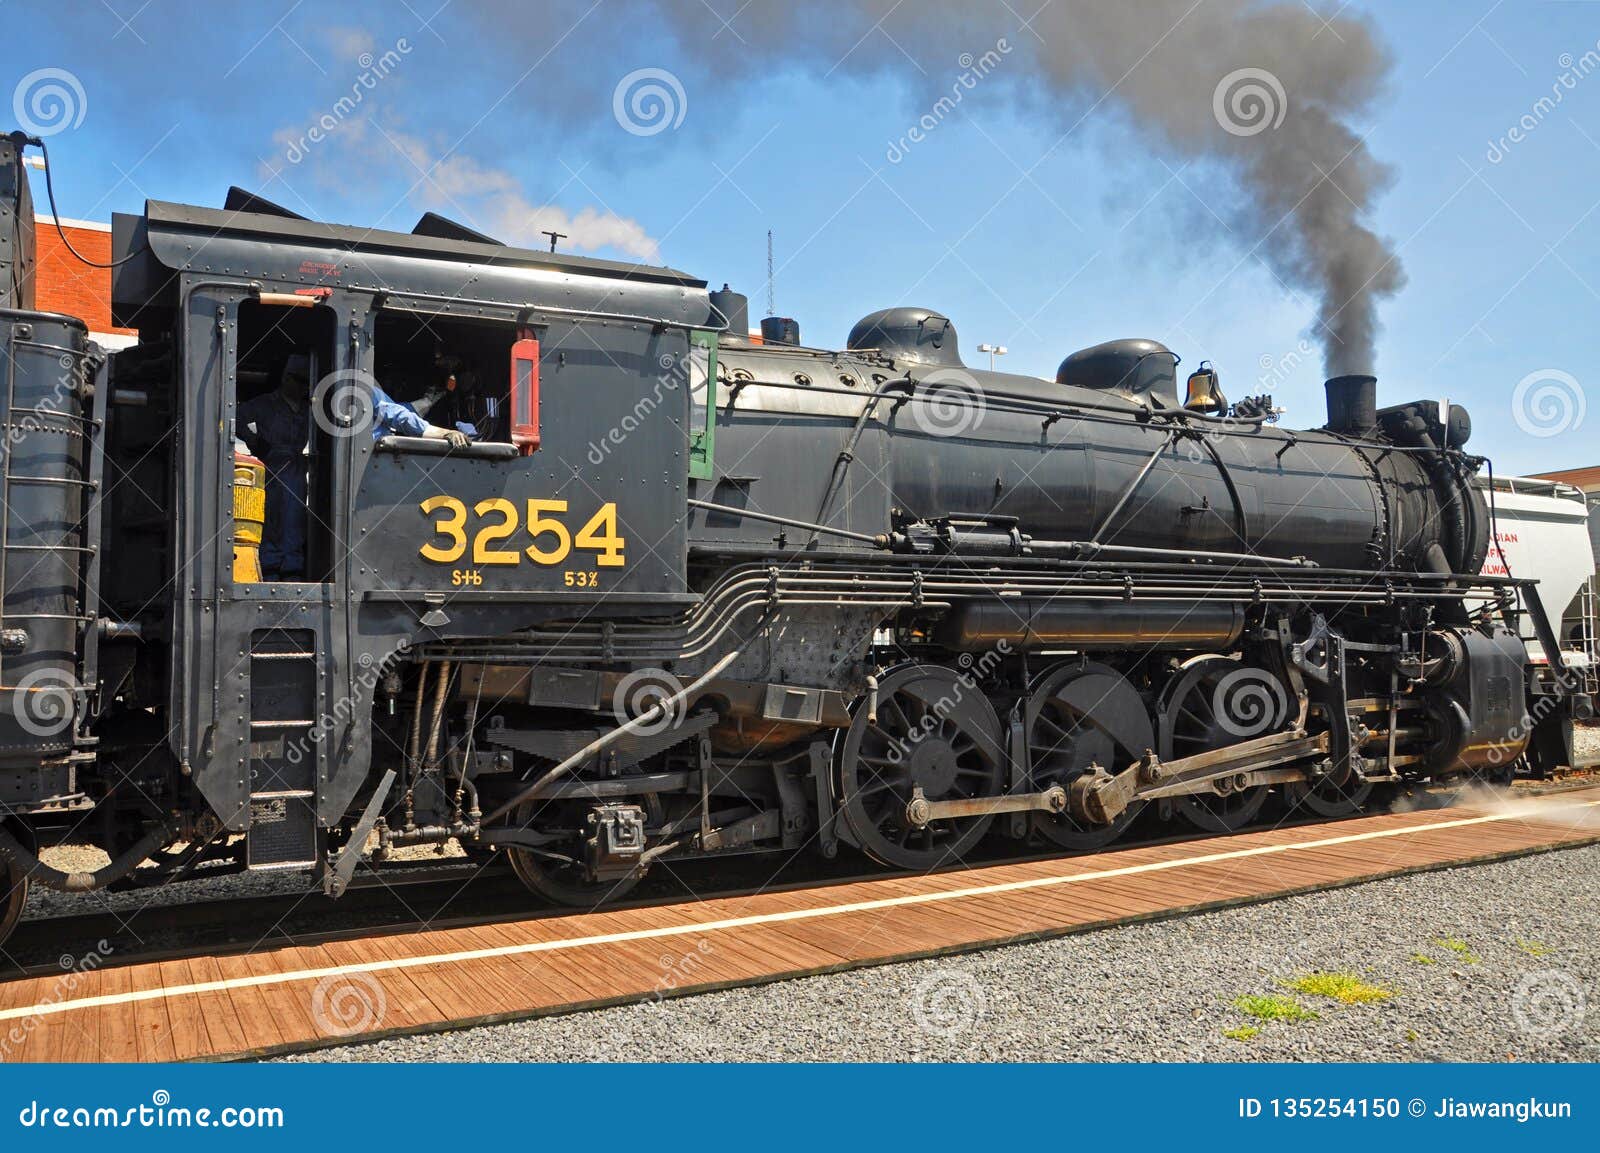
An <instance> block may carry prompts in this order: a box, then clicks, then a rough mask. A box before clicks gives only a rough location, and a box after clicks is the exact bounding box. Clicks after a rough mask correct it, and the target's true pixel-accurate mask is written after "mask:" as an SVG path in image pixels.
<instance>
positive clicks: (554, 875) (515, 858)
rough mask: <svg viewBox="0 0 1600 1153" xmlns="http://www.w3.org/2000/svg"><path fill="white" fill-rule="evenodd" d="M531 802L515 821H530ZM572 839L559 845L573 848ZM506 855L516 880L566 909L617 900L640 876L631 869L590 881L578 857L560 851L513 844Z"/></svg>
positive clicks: (593, 905) (641, 874)
mask: <svg viewBox="0 0 1600 1153" xmlns="http://www.w3.org/2000/svg"><path fill="white" fill-rule="evenodd" d="M535 804H536V803H535V802H532V801H530V802H528V804H526V805H524V806H522V808H521V809H519V810H518V811H517V820H518V821H519V822H521V823H522V824H530V823H532V822H533V821H534V819H535V814H534V808H535ZM575 841H576V838H574V841H573V842H564V843H562V845H561V846H560V847H562V848H574V849H575ZM506 857H507V858H508V859H509V860H510V862H511V871H512V872H513V873H515V874H516V876H517V880H519V881H521V882H522V883H523V884H524V885H526V886H527V887H528V888H529V889H530V890H531V891H532V892H534V893H537V894H538V895H539V896H541V897H543V898H544V899H545V900H547V901H549V902H550V903H551V904H553V905H561V906H564V907H566V908H569V909H597V908H599V907H600V906H601V905H608V904H611V903H612V902H614V901H620V900H622V898H624V897H626V896H627V895H628V894H629V893H631V892H632V891H633V887H634V886H635V885H637V884H638V883H639V881H640V880H641V879H642V878H643V876H644V874H643V873H640V872H637V871H635V872H632V873H629V874H628V875H627V876H626V877H622V878H619V879H616V880H609V881H591V880H589V878H588V876H587V870H586V869H585V867H584V865H583V862H582V861H581V860H578V859H577V858H574V857H570V856H566V855H564V854H561V853H553V852H552V853H542V852H540V851H539V850H538V849H524V848H517V847H515V846H513V847H511V848H508V849H506Z"/></svg>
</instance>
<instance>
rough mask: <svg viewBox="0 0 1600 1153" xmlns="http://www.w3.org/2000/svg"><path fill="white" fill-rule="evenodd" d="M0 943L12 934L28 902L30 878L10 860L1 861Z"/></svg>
mask: <svg viewBox="0 0 1600 1153" xmlns="http://www.w3.org/2000/svg"><path fill="white" fill-rule="evenodd" d="M0 886H4V888H3V890H0V945H4V944H5V942H6V939H7V938H8V937H10V936H11V930H13V929H15V928H16V927H17V922H18V921H20V920H22V909H23V907H24V906H25V905H26V904H27V903H28V878H27V876H26V875H25V874H24V873H23V872H22V870H21V869H19V868H17V867H16V866H15V865H13V864H11V862H9V861H0Z"/></svg>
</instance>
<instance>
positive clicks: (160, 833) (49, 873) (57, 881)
mask: <svg viewBox="0 0 1600 1153" xmlns="http://www.w3.org/2000/svg"><path fill="white" fill-rule="evenodd" d="M177 831H178V826H177V822H176V821H173V820H171V819H170V818H169V819H168V820H166V821H164V822H162V823H161V824H159V825H157V826H156V827H155V828H153V829H151V830H150V831H149V832H148V833H146V834H145V835H144V836H143V837H142V838H140V840H139V841H138V843H137V844H135V845H134V846H133V847H132V848H131V849H129V850H128V851H127V852H125V853H123V854H122V855H121V856H120V857H118V858H117V859H116V860H114V861H112V862H111V863H110V864H109V865H106V866H104V867H103V868H99V869H96V870H95V871H94V872H92V873H63V872H62V871H61V870H60V869H52V868H51V867H50V866H49V865H47V864H45V863H44V862H43V861H41V860H39V858H38V857H36V856H35V855H34V854H32V853H30V852H29V851H28V850H27V848H26V847H25V846H24V845H23V844H22V842H21V841H19V840H17V838H16V837H14V836H12V835H11V832H10V830H8V829H6V828H5V827H4V826H0V857H4V858H5V859H6V860H7V861H9V862H10V863H11V864H12V865H13V866H14V867H15V868H17V869H18V870H20V871H21V872H22V873H23V874H24V875H25V876H26V877H27V878H28V879H29V880H30V881H35V882H37V883H38V884H41V885H43V886H44V887H45V888H47V889H55V890H57V891H59V892H62V893H90V892H93V891H94V890H96V889H103V888H105V887H106V886H107V885H110V884H114V883H115V882H117V881H120V880H122V878H124V877H126V876H127V875H128V874H129V873H131V872H133V870H134V869H136V868H138V867H139V865H140V864H141V863H142V862H143V861H144V859H145V858H146V857H148V856H149V855H150V854H151V853H154V852H156V851H157V850H158V849H164V848H166V847H167V846H168V845H169V844H171V843H172V838H173V837H175V836H176V835H177Z"/></svg>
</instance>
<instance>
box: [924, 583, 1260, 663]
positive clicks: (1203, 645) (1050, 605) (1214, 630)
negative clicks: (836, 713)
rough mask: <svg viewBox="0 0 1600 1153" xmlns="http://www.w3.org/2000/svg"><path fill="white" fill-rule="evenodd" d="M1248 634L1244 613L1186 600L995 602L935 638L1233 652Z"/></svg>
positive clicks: (947, 625)
mask: <svg viewBox="0 0 1600 1153" xmlns="http://www.w3.org/2000/svg"><path fill="white" fill-rule="evenodd" d="M1243 633H1244V606H1243V605H1241V604H1239V603H1237V602H1220V603H1216V604H1206V603H1185V602H1182V601H1101V600H1093V601H1080V600H1072V599H1068V598H1066V597H1062V598H1059V599H1050V600H1014V599H1011V598H1009V597H1008V598H1004V599H1002V598H998V597H996V598H993V599H986V600H975V601H968V602H966V603H965V604H962V605H959V606H957V607H956V608H955V609H954V610H953V611H952V612H951V613H950V614H949V615H948V616H946V617H945V618H944V620H943V621H942V622H941V624H940V626H939V629H938V630H937V632H936V633H935V638H936V639H937V641H938V643H939V644H941V645H944V646H946V647H948V648H952V649H957V650H960V651H964V652H972V651H974V650H980V649H990V648H994V647H995V646H996V645H999V644H1001V643H1006V644H1009V645H1014V646H1018V647H1021V648H1024V649H1036V648H1043V647H1047V646H1056V645H1065V646H1070V647H1072V648H1075V649H1122V648H1130V647H1135V646H1137V647H1139V648H1158V649H1159V648H1168V649H1217V650H1220V649H1226V648H1229V647H1231V646H1233V645H1234V644H1236V643H1237V642H1238V640H1239V637H1240V636H1241V635H1242V634H1243Z"/></svg>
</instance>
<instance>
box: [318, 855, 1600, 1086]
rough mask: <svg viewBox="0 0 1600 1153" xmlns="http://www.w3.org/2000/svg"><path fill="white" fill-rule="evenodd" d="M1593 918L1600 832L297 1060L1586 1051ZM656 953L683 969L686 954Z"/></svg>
mask: <svg viewBox="0 0 1600 1153" xmlns="http://www.w3.org/2000/svg"><path fill="white" fill-rule="evenodd" d="M1597 929H1600V847H1591V848H1585V849H1575V850H1566V851H1561V852H1555V853H1546V854H1541V855H1538V856H1533V857H1526V858H1521V859H1518V860H1514V861H1507V862H1501V863H1498V864H1493V865H1482V866H1475V867H1471V868H1465V869H1452V870H1448V871H1445V872H1437V873H1424V874H1419V875H1414V876H1409V877H1401V878H1395V879H1392V880H1387V881H1378V882H1374V883H1370V884H1365V885H1359V886H1355V887H1352V888H1346V889H1340V890H1335V891H1331V892H1325V893H1317V894H1312V895H1308V896H1301V897H1293V898H1289V899H1286V900H1281V901H1274V902H1270V903H1267V904H1262V905H1253V906H1247V907H1243V908H1237V909H1229V910H1224V911H1219V912H1214V913H1205V914H1199V915H1195V916H1190V917H1186V918H1183V919H1180V920H1171V921H1164V922H1155V923H1149V924H1142V925H1132V926H1126V927H1123V928H1117V929H1106V930H1100V931H1095V932H1091V933H1085V934H1081V935H1078V936H1072V937H1065V938H1060V939H1056V940H1051V941H1041V942H1035V943H1031V944H1026V945H1015V946H1009V947H1006V948H1001V949H994V950H990V951H988V952H984V953H977V954H970V955H966V956H959V957H951V958H944V959H939V960H932V961H919V962H913V963H909V964H900V965H890V966H883V967H879V968H873V969H862V970H856V971H852V972H847V973H838V974H831V975H827V976H821V977H811V978H805V979H799V980H791V981H784V982H779V983H776V984H771V985H766V986H760V987H755V988H747V989H736V990H731V991H727V992H721V993H708V994H703V995H699V996H691V997H685V998H678V999H672V1000H667V1001H662V1002H659V1003H649V1004H640V1005H630V1006H624V1007H620V1008H615V1009H607V1010H600V1011H596V1012H588V1013H576V1014H571V1015H568V1016H565V1017H552V1018H544V1019H539V1020H530V1021H522V1022H516V1023H512V1024H507V1025H498V1026H491V1027H484V1028H476V1029H464V1030H457V1031H455V1032H451V1033H444V1034H435V1035H428V1036H419V1037H408V1038H397V1039H391V1040H387V1041H381V1042H375V1043H371V1044H366V1045H352V1046H344V1047H342V1048H338V1049H330V1050H324V1051H321V1052H316V1053H308V1054H301V1055H296V1056H295V1057H292V1058H289V1059H291V1060H307V1061H617V1060H623V1061H683V1060H690V1061H698V1060H706V1061H774V1060H776V1061H815V1060H837V1061H900V1060H911V1061H925V1060H955V1061H1035V1060H1038V1061H1122V1060H1127V1061H1229V1060H1235V1061H1418V1060H1421V1061H1433V1060H1439V1061H1505V1060H1590V1061H1592V1060H1596V1059H1600V1029H1597V1026H1600V1004H1597V1003H1596V999H1597V997H1600V983H1597V981H1596V979H1595V974H1596V973H1597V972H1600V933H1597ZM686 942H687V943H688V946H689V949H690V950H691V953H692V951H693V950H694V949H697V948H706V949H713V950H714V949H715V947H716V944H715V939H714V935H712V936H711V937H710V938H709V939H705V941H704V943H703V944H702V943H701V942H698V941H689V939H686ZM671 952H673V953H674V954H676V953H677V952H679V950H671ZM669 962H670V965H668V963H669ZM663 963H664V966H666V967H664V972H671V966H677V967H679V968H683V969H686V968H687V967H688V965H689V963H690V962H688V961H686V960H685V959H684V957H681V956H674V957H666V956H664V957H663ZM1318 972H1321V973H1343V974H1350V975H1352V976H1354V977H1357V978H1360V979H1361V980H1362V981H1363V982H1365V983H1366V984H1367V985H1369V986H1372V987H1376V988H1378V989H1379V990H1381V991H1387V992H1388V993H1389V996H1387V997H1386V998H1384V999H1381V1000H1376V1001H1371V1002H1368V1003H1354V1004H1344V1003H1341V1002H1339V1001H1337V1000H1334V999H1332V998H1330V997H1327V996H1320V995H1315V994H1309V993H1301V992H1293V991H1291V990H1289V989H1288V988H1287V987H1286V986H1285V982H1288V981H1291V980H1293V979H1295V978H1297V977H1301V976H1304V975H1306V974H1310V973H1318ZM1252 996H1254V997H1281V998H1285V999H1286V1001H1284V1002H1275V1004H1290V1005H1294V1006H1297V1007H1298V1009H1300V1010H1307V1011H1310V1012H1314V1013H1315V1014H1316V1016H1315V1017H1314V1018H1310V1019H1306V1020H1301V1021H1289V1020H1262V1019H1259V1018H1257V1017H1252V1016H1251V1015H1250V1014H1248V1013H1247V1012H1245V1011H1243V1010H1241V1009H1240V1008H1239V1007H1238V1006H1237V1002H1238V1001H1239V999H1240V998H1241V997H1246V998H1248V997H1252ZM1261 1004H1262V1003H1260V1002H1258V1003H1257V1007H1258V1008H1259V1007H1260V1006H1261ZM1251 1029H1256V1030H1259V1031H1258V1032H1256V1033H1255V1034H1254V1035H1249V1031H1250V1030H1251ZM1225 1030H1228V1031H1233V1032H1235V1033H1236V1034H1239V1035H1242V1036H1246V1037H1247V1039H1235V1038H1234V1037H1230V1036H1228V1035H1226V1034H1225V1032H1224V1031H1225Z"/></svg>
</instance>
